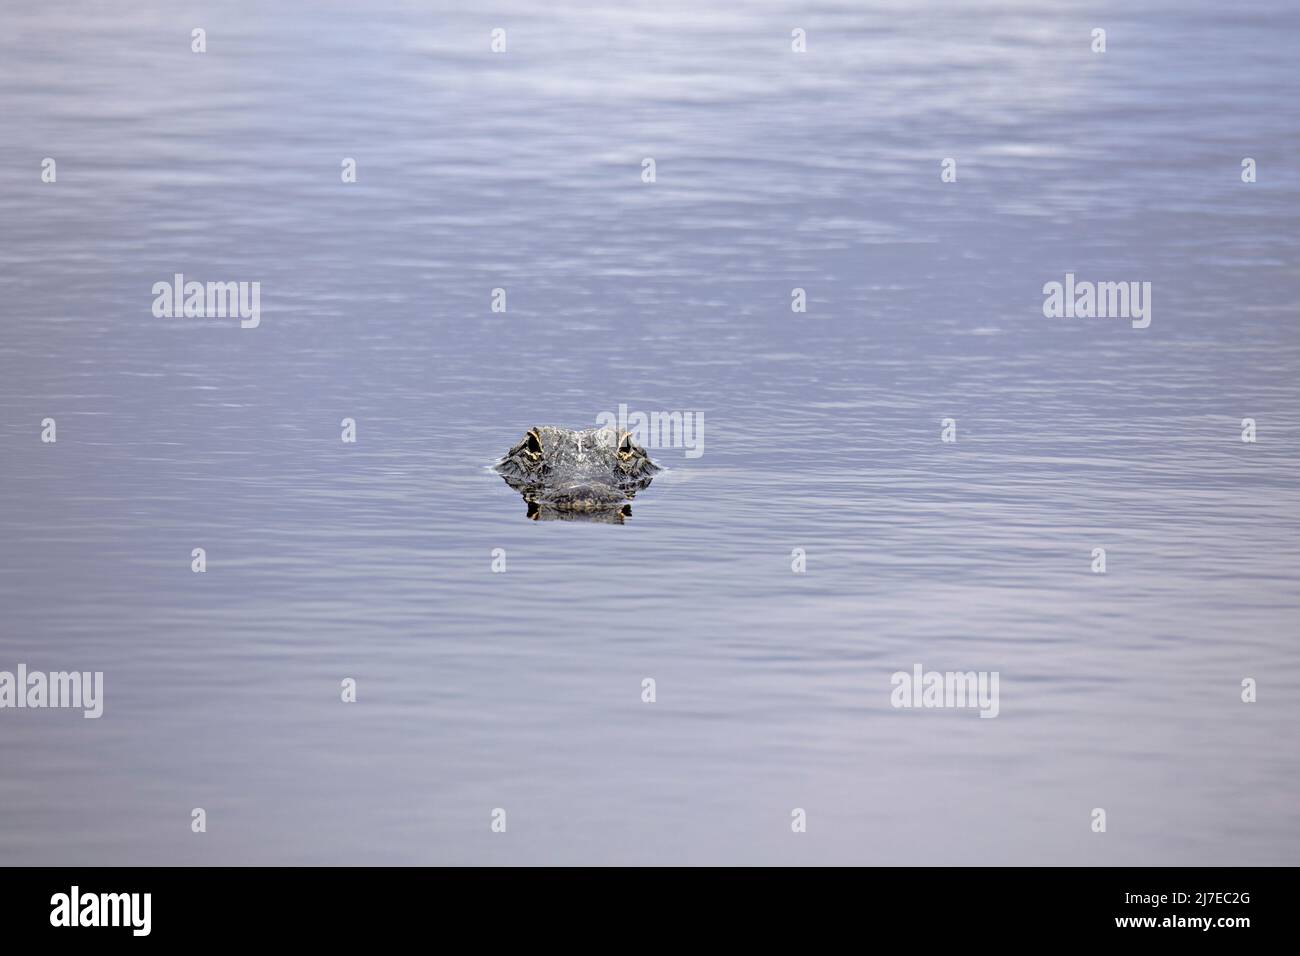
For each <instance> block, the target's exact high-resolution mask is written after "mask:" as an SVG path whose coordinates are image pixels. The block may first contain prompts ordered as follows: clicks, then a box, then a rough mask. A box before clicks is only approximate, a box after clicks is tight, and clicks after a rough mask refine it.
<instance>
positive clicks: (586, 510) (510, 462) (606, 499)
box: [492, 425, 659, 524]
mask: <svg viewBox="0 0 1300 956" xmlns="http://www.w3.org/2000/svg"><path fill="white" fill-rule="evenodd" d="M492 467H493V469H494V470H495V471H496V472H497V473H498V474H500V475H501V477H502V478H504V479H505V482H506V484H507V485H509V486H510V487H511V488H513V489H514V490H515V491H517V492H519V493H520V494H521V495H523V498H524V501H525V502H527V503H528V517H529V518H531V519H533V520H534V521H541V520H582V521H604V522H610V523H616V524H622V522H623V519H624V518H627V517H630V516H631V514H632V508H631V506H630V505H629V504H628V502H630V501H631V500H632V498H633V497H635V496H636V493H637V492H638V491H640V490H641V489H642V488H647V487H649V486H650V481H651V476H652V475H654V474H655V473H656V472H658V471H659V466H658V465H656V464H655V463H654V462H653V461H651V460H650V456H649V455H647V454H646V451H645V449H644V448H642V447H641V446H640V445H638V444H636V442H634V441H632V436H631V435H629V434H628V433H626V432H623V433H622V434H619V433H618V432H616V431H614V429H612V428H588V429H587V430H585V431H572V430H570V429H568V428H556V427H555V426H553V425H541V426H538V427H537V428H530V429H529V430H528V434H526V435H524V437H523V440H522V441H520V442H519V443H518V444H517V445H515V446H514V447H513V448H511V449H510V450H509V451H508V452H506V455H505V457H504V458H502V459H501V460H500V461H499V462H497V463H496V464H495V465H493V466H492Z"/></svg>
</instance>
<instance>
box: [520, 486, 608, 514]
mask: <svg viewBox="0 0 1300 956" xmlns="http://www.w3.org/2000/svg"><path fill="white" fill-rule="evenodd" d="M533 497H534V498H535V500H537V501H539V502H541V503H543V504H548V505H551V506H552V507H555V508H566V509H569V510H572V511H594V510H596V509H597V508H609V507H612V506H614V505H621V504H623V502H625V501H627V494H626V493H625V492H623V491H622V490H621V489H619V488H615V487H614V486H613V485H601V484H574V485H564V486H563V487H560V488H547V489H544V490H542V491H541V492H539V493H537V494H535V495H533Z"/></svg>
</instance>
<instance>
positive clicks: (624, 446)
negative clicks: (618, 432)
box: [618, 432, 640, 461]
mask: <svg viewBox="0 0 1300 956" xmlns="http://www.w3.org/2000/svg"><path fill="white" fill-rule="evenodd" d="M639 451H640V449H639V448H637V447H636V445H634V444H632V434H631V433H630V432H628V433H625V434H624V435H623V440H622V441H620V442H619V443H618V457H619V458H620V459H621V460H623V461H630V460H631V459H632V458H633V457H635V456H636V454H637V452H639Z"/></svg>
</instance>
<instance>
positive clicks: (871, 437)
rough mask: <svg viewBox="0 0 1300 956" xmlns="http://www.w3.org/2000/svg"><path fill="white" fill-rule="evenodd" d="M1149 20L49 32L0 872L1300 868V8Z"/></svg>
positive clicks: (113, 15) (15, 41)
mask: <svg viewBox="0 0 1300 956" xmlns="http://www.w3.org/2000/svg"><path fill="white" fill-rule="evenodd" d="M1141 7H1142V8H1143V9H1141V10H1138V9H1134V5H1131V4H1120V3H1110V4H1084V3H1057V2H1046V0H1043V2H1032V3H1031V2H1025V3H1006V4H999V5H988V6H986V5H979V6H973V5H968V4H963V3H957V2H953V3H941V4H914V3H911V2H901V0H900V2H897V3H890V4H881V5H870V6H868V5H865V4H850V3H845V4H828V3H825V2H815V3H813V4H797V3H789V4H777V3H767V2H762V3H747V4H744V5H739V4H735V5H732V4H722V3H716V4H707V5H702V4H698V3H693V2H685V0H681V2H678V0H671V2H661V0H656V2H653V3H620V4H607V5H604V6H602V5H598V4H589V5H564V6H563V8H562V9H552V8H551V5H549V4H547V5H525V4H522V3H519V4H514V5H493V4H487V5H478V4H475V5H465V7H464V8H463V9H459V10H457V9H452V8H451V7H450V5H443V4H420V3H413V2H412V3H395V2H393V3H366V4H346V3H321V4H301V5H297V4H262V3H251V2H249V3H243V4H220V5H217V4H212V5H202V4H183V3H182V4H172V3H161V2H152V3H140V4H98V3H95V4H91V3H87V4H84V5H79V4H67V5H64V4H59V5H49V4H30V5H24V6H21V7H19V6H17V5H7V6H6V8H5V10H4V12H3V14H0V64H3V68H2V71H0V313H2V314H3V318H4V325H3V329H4V335H3V338H2V339H0V413H2V414H0V478H2V481H0V612H2V616H0V670H11V671H12V670H13V669H14V668H15V667H16V665H17V664H19V663H25V664H27V665H28V667H29V668H32V669H43V670H47V671H48V670H68V669H76V670H86V671H95V670H102V671H103V672H104V675H105V677H104V681H105V702H104V716H103V717H102V718H100V719H98V720H86V719H83V718H82V717H81V714H80V713H79V712H77V711H67V710H43V711H41V710H26V709H24V710H10V709H6V710H0V863H11V864H12V863H17V864H29V863H144V864H159V863H186V864H199V863H218V864H233V863H313V864H315V863H452V864H471V863H491V864H507V863H528V864H531V863H544V862H558V863H692V864H695V863H745V864H748V863H867V864H882V863H883V864H929V863H942V864H977V863H993V864H1008V863H1046V864H1063V863H1084V864H1103V863H1118V864H1134V863H1144V864H1152V863H1155V864H1219V863H1260V864H1263V863H1295V862H1297V858H1298V851H1300V800H1297V790H1298V787H1300V748H1297V746H1296V728H1297V720H1298V719H1300V703H1298V702H1297V695H1298V694H1300V646H1298V645H1297V639H1298V638H1297V636H1298V631H1297V628H1298V625H1300V613H1297V612H1298V611H1300V587H1298V585H1300V534H1298V532H1300V490H1298V486H1297V474H1298V473H1300V472H1298V467H1300V454H1297V440H1300V424H1298V419H1297V415H1298V414H1300V401H1298V399H1300V329H1298V323H1300V318H1298V308H1300V269H1298V268H1297V265H1296V263H1297V252H1298V251H1300V231H1298V229H1297V210H1298V209H1300V173H1298V171H1297V167H1296V162H1297V156H1300V116H1298V112H1300V111H1298V108H1297V106H1296V103H1297V99H1296V97H1297V92H1300V90H1298V87H1300V74H1297V72H1296V70H1295V64H1294V56H1295V34H1296V30H1297V28H1298V27H1300V15H1298V14H1297V11H1296V10H1295V8H1294V6H1293V5H1292V4H1290V3H1289V2H1287V0H1272V2H1267V3H1256V4H1251V5H1249V6H1248V7H1242V8H1228V7H1223V6H1222V5H1220V4H1215V3H1184V2H1163V3H1158V4H1142V5H1141ZM194 27H203V28H204V29H206V31H207V45H208V49H207V52H206V53H203V54H196V53H192V52H191V50H190V43H191V33H190V31H191V30H192V29H193V28H194ZM497 27H502V28H505V29H506V31H507V52H505V53H504V54H494V53H492V52H491V51H490V50H489V43H490V33H491V30H492V29H493V28H497ZM1095 27H1101V28H1104V29H1106V31H1107V51H1106V52H1105V53H1104V54H1098V53H1094V52H1093V51H1092V50H1091V48H1090V46H1091V31H1092V30H1093V28H1095ZM795 28H802V29H804V30H806V31H807V38H808V40H807V44H808V49H807V52H806V53H803V54H799V53H795V52H792V50H791V37H790V34H791V31H792V30H793V29H795ZM45 157H50V158H53V159H55V160H56V162H57V182H55V183H43V182H41V177H40V173H41V161H42V159H43V158H45ZM345 157H351V158H355V159H356V161H357V170H358V181H357V182H356V183H354V184H344V183H342V182H341V175H340V164H341V162H342V160H343V159H344V158H345ZM646 157H653V158H654V159H655V160H656V165H657V181H656V182H655V183H653V184H647V183H643V182H642V181H641V172H642V160H643V159H644V158H646ZM948 157H952V158H955V159H956V160H957V164H958V165H957V170H958V178H957V181H956V182H952V183H944V182H942V181H941V179H940V172H941V170H940V163H941V161H942V160H943V159H944V158H948ZM1244 157H1251V158H1253V159H1254V160H1256V162H1257V167H1258V181H1257V182H1255V183H1249V184H1248V183H1243V182H1242V179H1241V161H1242V159H1243V158H1244ZM177 272H181V273H184V274H185V275H186V276H187V277H188V278H194V279H199V280H201V281H206V280H213V281H217V280H221V281H225V280H231V281H254V280H256V281H260V282H261V284H262V317H261V325H260V327H258V328H256V329H240V328H239V327H238V325H237V324H236V323H235V322H234V321H232V320H219V319H212V320H209V319H168V318H163V319H159V318H155V317H154V316H153V315H152V314H151V311H150V309H151V304H152V301H153V294H152V292H151V287H152V285H153V283H155V282H158V281H168V280H170V278H171V276H172V275H173V274H174V273H177ZM1066 272H1074V273H1076V274H1077V275H1078V276H1079V278H1080V279H1090V280H1096V281H1127V280H1138V281H1149V282H1151V283H1152V286H1153V296H1152V322H1151V325H1150V327H1149V328H1146V329H1134V328H1132V327H1131V326H1130V324H1129V322H1127V321H1124V320H1113V319H1108V320H1103V319H1091V320H1089V319H1048V318H1045V317H1044V315H1043V311H1042V305H1043V294H1042V286H1043V284H1044V283H1046V282H1050V281H1053V280H1056V281H1060V280H1062V279H1063V277H1064V275H1065V273H1066ZM796 287H799V288H804V289H806V290H807V295H808V311H807V312H806V313H804V314H799V313H794V312H792V311H791V307H790V302H791V298H790V296H791V289H793V288H796ZM494 288H504V289H506V290H507V297H508V298H507V303H508V305H507V311H506V312H504V313H493V312H492V311H491V310H490V297H491V290H492V289H494ZM620 402H623V403H627V404H628V405H629V407H631V408H632V409H643V410H690V411H697V412H699V413H702V414H703V416H704V421H705V433H704V439H705V450H704V454H703V455H702V457H700V458H698V459H687V458H685V457H684V456H683V455H682V453H681V452H680V451H676V450H672V449H664V450H660V451H655V452H654V454H655V457H656V458H658V459H659V460H660V461H661V462H662V463H664V464H665V465H667V466H668V468H669V470H668V471H667V472H665V473H664V474H663V475H661V476H660V477H659V478H657V479H656V481H655V482H654V484H653V486H652V487H650V488H649V489H648V490H646V491H645V492H643V493H642V494H640V495H639V496H638V497H637V499H636V501H635V503H634V505H633V512H634V513H633V517H632V519H631V520H630V521H629V522H628V523H626V524H625V525H623V526H621V527H616V526H612V525H602V524H585V523H571V522H563V523H561V522H530V521H527V520H525V518H524V513H525V508H524V503H523V502H522V501H521V500H520V498H519V497H518V495H516V494H514V493H513V492H511V491H510V490H509V489H508V488H506V487H505V485H504V484H503V483H502V482H501V480H500V479H499V478H498V477H496V476H495V475H492V474H491V473H489V472H487V471H485V465H487V464H488V463H490V462H491V461H492V460H493V459H495V458H496V457H498V456H499V455H500V454H501V453H502V452H504V451H505V450H506V448H508V447H509V445H510V444H511V443H513V442H515V441H517V440H518V439H519V438H520V437H521V436H522V434H523V433H524V431H525V429H526V428H527V427H528V426H530V425H534V424H561V425H570V426H582V427H588V426H590V425H593V424H594V423H595V418H596V416H597V415H598V414H599V413H600V412H602V411H609V410H614V409H616V408H617V406H618V404H619V403H620ZM47 417H48V418H53V419H55V420H56V422H57V441H56V442H55V443H53V444H50V443H43V442H42V441H41V440H40V435H41V422H42V420H43V419H45V418H47ZM348 417H351V418H353V419H355V421H356V422H357V435H358V440H357V442H356V443H355V444H345V443H343V442H342V441H341V440H340V433H341V427H340V422H341V420H342V419H344V418H348ZM945 418H952V419H955V421H956V424H957V439H958V440H957V441H956V442H955V443H944V442H941V441H940V428H941V425H940V423H941V421H942V420H943V419H945ZM1243 418H1253V419H1254V420H1255V421H1256V423H1257V429H1258V431H1257V435H1258V440H1257V441H1256V442H1255V443H1247V442H1243V441H1242V440H1241V432H1242V419H1243ZM197 547H202V548H204V549H206V552H207V561H208V569H207V571H206V573H203V574H196V573H192V572H191V570H190V566H191V551H192V549H194V548H197ZM497 548H500V549H504V550H505V552H506V555H507V559H506V560H507V570H506V572H505V573H493V571H492V551H493V549H497ZM796 548H802V549H804V550H805V552H806V555H807V570H806V573H803V574H796V573H793V572H792V569H791V562H792V558H791V553H792V551H793V549H796ZM1094 548H1105V549H1106V555H1107V571H1106V573H1105V574H1104V575H1103V574H1095V573H1093V572H1092V570H1091V566H1092V562H1093V559H1092V552H1093V549H1094ZM918 663H919V664H922V665H923V666H924V667H925V668H927V669H937V670H961V671H965V670H976V671H981V670H984V671H997V672H998V673H999V674H1000V678H1001V682H1000V714H999V716H998V717H997V718H996V719H991V720H986V719H980V718H978V717H977V716H976V714H975V713H974V712H972V711H969V710H965V711H960V710H958V711H952V710H904V709H895V708H893V707H891V706H890V690H891V687H890V675H891V674H892V673H893V672H895V671H898V670H911V668H912V667H913V665H914V664H918ZM345 677H352V678H354V679H355V680H356V681H357V688H358V691H357V695H358V700H357V702H356V703H355V704H345V703H343V702H342V701H341V700H340V681H342V680H343V679H344V678H345ZM647 677H652V678H654V679H655V681H656V685H657V700H656V702H654V703H653V704H647V703H643V702H642V699H641V682H642V680H643V679H644V678H647ZM1245 678H1254V679H1255V680H1256V681H1257V682H1258V701H1257V702H1255V703H1244V702H1243V701H1242V700H1241V694H1242V686H1241V682H1242V680H1243V679H1245ZM196 807H202V808H204V809H205V810H206V812H207V821H208V823H207V832H206V833H203V834H195V833H192V832H191V810H192V808H196ZM498 807H500V808H504V809H506V811H507V813H508V828H507V831H506V832H505V833H494V832H492V830H491V827H490V824H491V816H490V815H491V812H492V810H493V809H494V808H498ZM794 808H802V809H804V810H805V811H806V814H807V821H808V822H807V832H806V833H802V834H797V833H793V832H792V830H791V811H792V809H794ZM1094 808H1103V809H1105V811H1106V813H1107V830H1106V832H1105V833H1094V832H1093V831H1092V828H1091V822H1092V816H1091V814H1092V811H1093V809H1094Z"/></svg>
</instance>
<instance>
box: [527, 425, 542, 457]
mask: <svg viewBox="0 0 1300 956" xmlns="http://www.w3.org/2000/svg"><path fill="white" fill-rule="evenodd" d="M524 452H525V453H526V454H527V455H528V457H529V458H531V459H532V460H533V461H537V460H538V459H540V458H541V457H542V440H541V439H540V438H539V437H537V432H536V431H530V432H529V433H528V437H527V438H526V439H525V440H524Z"/></svg>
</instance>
